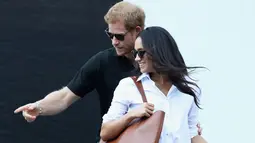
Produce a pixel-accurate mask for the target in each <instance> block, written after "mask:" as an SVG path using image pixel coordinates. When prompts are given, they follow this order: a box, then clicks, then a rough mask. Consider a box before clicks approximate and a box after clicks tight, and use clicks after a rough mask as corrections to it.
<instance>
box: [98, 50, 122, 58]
mask: <svg viewBox="0 0 255 143" xmlns="http://www.w3.org/2000/svg"><path fill="white" fill-rule="evenodd" d="M95 56H99V57H108V56H117V54H116V51H115V49H114V48H108V49H105V50H102V51H100V52H98V53H97V54H96V55H95Z"/></svg>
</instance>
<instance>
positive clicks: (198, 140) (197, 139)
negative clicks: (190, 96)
mask: <svg viewBox="0 0 255 143" xmlns="http://www.w3.org/2000/svg"><path fill="white" fill-rule="evenodd" d="M196 93H197V97H198V99H199V100H198V101H200V99H201V94H200V92H198V90H197V92H196ZM198 114H199V108H198V107H197V106H196V104H195V102H194V101H193V103H192V106H191V109H190V111H189V115H188V116H189V117H188V118H189V121H188V122H189V129H190V137H191V143H207V142H206V140H205V139H204V138H203V137H202V136H201V135H199V134H198V128H197V124H198V123H199V122H198Z"/></svg>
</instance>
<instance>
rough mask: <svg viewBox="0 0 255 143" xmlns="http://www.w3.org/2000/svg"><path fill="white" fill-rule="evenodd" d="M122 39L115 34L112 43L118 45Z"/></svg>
mask: <svg viewBox="0 0 255 143" xmlns="http://www.w3.org/2000/svg"><path fill="white" fill-rule="evenodd" d="M119 43H120V41H119V40H118V39H116V38H115V36H114V37H113V38H112V45H118V44H119Z"/></svg>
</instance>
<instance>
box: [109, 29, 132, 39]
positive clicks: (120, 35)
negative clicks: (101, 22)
mask: <svg viewBox="0 0 255 143" xmlns="http://www.w3.org/2000/svg"><path fill="white" fill-rule="evenodd" d="M105 33H106V35H107V36H108V37H109V38H110V39H113V37H115V38H116V39H117V40H119V41H124V40H125V36H126V34H127V33H128V31H127V32H125V33H124V34H114V33H111V32H109V29H108V28H107V29H106V30H105Z"/></svg>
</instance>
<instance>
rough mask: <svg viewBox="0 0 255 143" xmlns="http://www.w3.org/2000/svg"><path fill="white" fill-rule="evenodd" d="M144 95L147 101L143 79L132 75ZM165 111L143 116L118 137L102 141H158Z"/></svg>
mask: <svg viewBox="0 0 255 143" xmlns="http://www.w3.org/2000/svg"><path fill="white" fill-rule="evenodd" d="M131 78H132V79H133V81H134V82H135V84H136V86H137V88H138V90H139V92H140V93H141V95H142V99H143V102H147V99H146V96H145V93H144V89H143V86H142V83H141V81H138V82H137V77H131ZM164 117H165V112H164V111H156V112H155V113H153V114H152V116H150V117H149V118H142V119H141V120H139V121H138V122H135V123H134V124H132V125H130V126H129V127H127V128H126V129H125V130H124V131H123V132H122V133H121V134H120V135H119V136H118V137H117V138H115V139H113V140H110V141H102V140H101V141H100V143H158V142H159V139H160V134H161V131H162V127H163V123H164Z"/></svg>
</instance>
